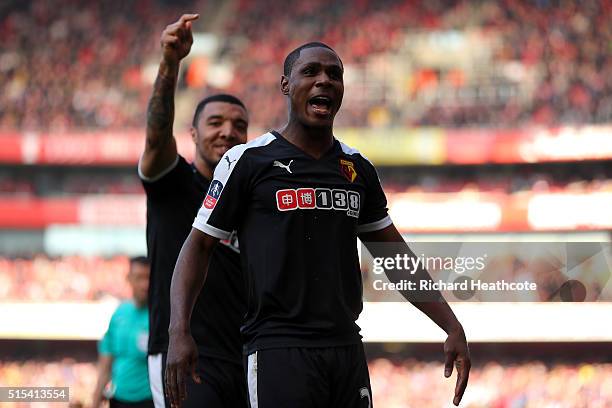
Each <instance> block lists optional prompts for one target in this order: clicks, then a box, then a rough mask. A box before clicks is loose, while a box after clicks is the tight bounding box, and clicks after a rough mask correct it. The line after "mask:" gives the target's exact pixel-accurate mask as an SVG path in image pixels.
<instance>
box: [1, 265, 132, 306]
mask: <svg viewBox="0 0 612 408" xmlns="http://www.w3.org/2000/svg"><path fill="white" fill-rule="evenodd" d="M128 270H129V259H128V258H127V257H123V256H117V257H113V258H108V259H107V258H102V257H99V256H91V257H84V256H66V257H62V258H49V257H48V256H46V255H42V254H41V255H36V256H34V257H33V258H5V257H0V299H2V301H18V302H45V301H46V302H66V301H96V300H104V299H106V298H116V299H126V298H128V297H129V296H130V290H129V286H128V284H127V281H126V276H127V273H128Z"/></svg>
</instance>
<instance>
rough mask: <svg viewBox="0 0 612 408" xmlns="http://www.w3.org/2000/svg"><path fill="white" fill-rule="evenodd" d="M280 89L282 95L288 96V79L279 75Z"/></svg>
mask: <svg viewBox="0 0 612 408" xmlns="http://www.w3.org/2000/svg"><path fill="white" fill-rule="evenodd" d="M280 88H281V92H282V93H283V95H289V78H288V77H286V76H285V75H281V80H280Z"/></svg>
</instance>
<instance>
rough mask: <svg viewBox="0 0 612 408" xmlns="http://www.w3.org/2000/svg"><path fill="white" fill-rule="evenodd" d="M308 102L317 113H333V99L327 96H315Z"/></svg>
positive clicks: (325, 114)
mask: <svg viewBox="0 0 612 408" xmlns="http://www.w3.org/2000/svg"><path fill="white" fill-rule="evenodd" d="M308 103H309V104H310V106H312V110H313V111H314V113H316V114H317V115H324V116H327V115H329V114H331V106H332V101H331V99H330V98H328V97H327V96H313V97H312V98H310V99H309V100H308Z"/></svg>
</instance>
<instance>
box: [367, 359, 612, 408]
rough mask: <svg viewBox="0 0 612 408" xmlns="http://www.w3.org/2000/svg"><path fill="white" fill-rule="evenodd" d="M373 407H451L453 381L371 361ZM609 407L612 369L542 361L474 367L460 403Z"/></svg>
mask: <svg viewBox="0 0 612 408" xmlns="http://www.w3.org/2000/svg"><path fill="white" fill-rule="evenodd" d="M369 366H370V376H371V379H372V393H373V397H374V403H375V406H376V407H379V408H410V407H419V408H420V407H432V408H434V407H440V408H442V407H449V406H451V400H452V396H453V392H454V385H455V384H454V383H455V377H453V378H452V379H445V378H444V376H443V375H442V373H443V371H444V367H443V365H442V364H440V363H432V362H417V361H413V360H408V361H404V362H401V363H399V364H396V363H392V362H390V361H389V360H386V359H377V360H374V361H370V364H369ZM611 405H612V365H610V364H604V365H595V364H580V365H561V364H556V365H552V366H547V365H545V364H543V363H542V362H532V363H525V364H517V365H500V364H499V363H496V362H491V363H488V364H486V365H484V366H480V367H472V370H471V373H470V382H469V385H468V389H467V392H466V394H465V395H464V397H463V401H462V403H461V406H462V407H466V408H484V407H489V408H536V407H559V408H561V407H564V408H565V407H567V408H570V407H571V408H603V407H609V406H611Z"/></svg>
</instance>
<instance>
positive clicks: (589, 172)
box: [0, 164, 612, 197]
mask: <svg viewBox="0 0 612 408" xmlns="http://www.w3.org/2000/svg"><path fill="white" fill-rule="evenodd" d="M379 176H380V178H381V181H382V183H383V187H384V189H385V192H386V193H387V194H388V195H389V196H392V195H393V194H395V193H470V192H492V193H502V194H515V193H523V192H533V193H553V192H568V193H594V192H598V191H599V192H611V191H612V170H609V169H607V170H606V169H605V168H604V165H597V164H590V165H589V166H582V167H578V166H563V167H557V168H555V169H551V170H548V171H546V170H544V169H540V170H537V171H534V169H530V168H523V169H516V168H513V169H506V170H504V169H501V170H498V171H496V172H492V171H482V169H481V168H476V167H463V168H439V169H435V168H434V169H431V168H427V169H425V170H419V169H413V170H412V171H405V168H403V167H400V168H381V169H379ZM89 194H132V195H133V194H143V190H142V184H141V182H140V180H139V179H138V176H137V175H136V173H135V172H134V173H133V174H125V173H117V174H109V173H107V174H102V173H99V174H90V173H84V172H55V173H51V172H36V173H32V174H30V173H19V174H16V173H15V172H11V171H2V170H0V197H2V195H6V196H11V197H15V196H20V197H53V196H70V195H74V196H80V195H89Z"/></svg>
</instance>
